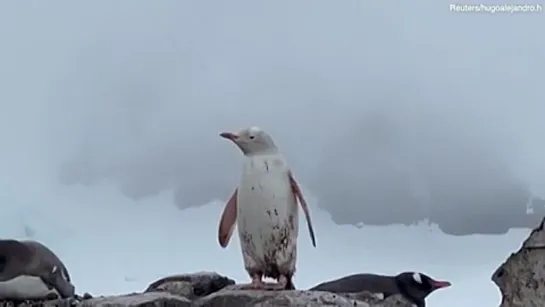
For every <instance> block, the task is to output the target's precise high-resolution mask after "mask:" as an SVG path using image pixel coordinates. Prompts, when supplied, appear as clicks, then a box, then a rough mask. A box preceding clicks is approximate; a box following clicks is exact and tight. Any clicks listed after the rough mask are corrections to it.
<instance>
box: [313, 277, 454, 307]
mask: <svg viewBox="0 0 545 307" xmlns="http://www.w3.org/2000/svg"><path fill="white" fill-rule="evenodd" d="M450 285H451V284H450V282H448V281H437V280H434V279H433V278H431V277H429V276H428V275H426V274H423V273H417V272H403V273H400V274H398V275H396V276H386V275H377V274H354V275H349V276H345V277H342V278H339V279H335V280H332V281H328V282H324V283H321V284H319V285H317V286H314V287H312V288H310V289H309V290H311V291H326V292H333V293H355V292H363V291H367V292H371V293H375V294H382V295H383V296H384V298H387V297H388V296H390V295H394V294H401V295H402V296H403V297H405V298H406V299H407V300H408V301H410V302H412V303H413V304H415V305H416V306H417V307H425V306H426V302H425V299H426V297H427V296H428V295H429V294H430V293H432V292H433V291H435V290H437V289H441V288H446V287H449V286H450Z"/></svg>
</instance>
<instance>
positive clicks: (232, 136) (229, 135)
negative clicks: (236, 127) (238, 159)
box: [220, 132, 238, 141]
mask: <svg viewBox="0 0 545 307" xmlns="http://www.w3.org/2000/svg"><path fill="white" fill-rule="evenodd" d="M220 136H221V137H222V138H224V139H228V140H231V141H234V140H236V139H238V135H237V134H234V133H231V132H223V133H220Z"/></svg>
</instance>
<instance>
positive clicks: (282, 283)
mask: <svg viewBox="0 0 545 307" xmlns="http://www.w3.org/2000/svg"><path fill="white" fill-rule="evenodd" d="M241 289H244V290H263V291H282V290H295V286H294V285H293V283H292V282H291V279H290V278H289V277H287V276H285V275H280V277H279V278H278V282H277V283H265V282H263V280H262V276H261V275H254V276H252V281H251V283H250V284H248V285H244V286H243V287H242V288H241Z"/></svg>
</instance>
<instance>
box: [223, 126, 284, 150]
mask: <svg viewBox="0 0 545 307" xmlns="http://www.w3.org/2000/svg"><path fill="white" fill-rule="evenodd" d="M220 136H221V137H222V138H225V139H228V140H231V141H232V142H233V143H235V144H236V145H237V146H238V148H240V150H241V151H242V153H243V154H244V155H246V156H248V155H257V154H269V153H276V152H278V148H277V147H276V144H275V143H274V141H273V139H272V137H271V136H270V135H269V134H268V133H267V132H265V131H263V130H262V129H260V128H258V127H250V128H246V129H242V130H241V131H239V132H238V133H232V132H223V133H220Z"/></svg>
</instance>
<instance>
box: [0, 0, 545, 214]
mask: <svg viewBox="0 0 545 307" xmlns="http://www.w3.org/2000/svg"><path fill="white" fill-rule="evenodd" d="M544 14H545V13H535V14H531V13H525V14H523V13H521V14H512V15H509V14H499V13H498V14H494V15H491V14H484V13H483V14H478V13H473V14H468V13H453V12H450V11H449V3H448V2H445V1H442V0H440V1H432V0H423V1H417V2H416V1H405V2H403V3H401V2H399V1H397V2H396V3H395V4H393V3H390V2H384V1H361V0H357V1H356V0H344V1H325V0H313V1H307V0H305V1H267V2H266V3H265V2H256V1H250V0H244V1H228V2H227V1H174V0H170V1H167V0H164V1H142V0H131V1H92V2H86V3H84V2H81V1H48V2H35V1H34V2H21V1H5V2H3V3H2V4H1V5H0V37H1V38H2V45H1V46H2V47H1V48H0V67H1V73H0V78H1V83H0V84H1V86H0V89H1V90H0V104H1V105H2V108H1V111H0V128H1V132H0V138H1V140H2V142H3V144H2V151H1V152H0V158H1V162H0V165H1V167H2V168H3V169H4V172H2V173H3V174H2V178H3V180H2V182H3V183H7V182H14V181H15V178H17V180H19V181H18V182H27V181H31V180H37V179H36V178H39V180H46V181H47V180H49V181H58V182H63V183H85V184H92V183H94V182H96V181H98V180H103V179H107V180H109V181H110V182H113V183H115V184H116V185H117V186H119V188H120V189H121V190H122V191H123V193H125V194H126V195H127V196H129V197H132V198H140V197H145V196H148V195H153V194H154V193H156V192H159V191H162V190H172V189H174V190H178V196H177V197H178V201H179V203H180V204H183V203H184V202H186V203H187V202H190V203H192V202H193V203H194V202H199V201H206V200H208V198H216V197H220V198H226V197H227V196H228V194H229V193H231V191H232V189H233V188H234V185H235V184H236V180H237V178H238V176H239V173H238V172H239V165H240V164H239V163H240V156H241V155H240V153H239V152H238V151H237V150H236V149H235V148H234V146H233V145H232V144H229V142H227V141H225V140H222V139H221V138H219V137H218V133H219V132H221V131H226V130H227V131H228V130H238V129H240V128H244V127H247V126H250V125H257V126H261V127H262V128H264V129H266V130H268V131H270V132H271V134H272V135H273V137H274V138H275V140H276V142H277V143H278V145H279V146H280V147H281V149H282V150H283V151H284V152H285V153H286V154H287V155H288V159H289V160H290V162H291V165H292V166H293V169H294V171H295V173H296V175H297V176H298V177H300V178H302V179H301V181H303V183H305V182H310V181H311V179H312V178H317V177H320V178H327V177H326V175H327V174H326V173H325V171H324V170H325V169H326V168H323V167H322V166H321V165H320V161H322V159H323V157H324V155H329V154H330V153H332V152H337V153H338V155H339V157H340V159H341V160H340V161H344V162H343V163H349V164H350V163H353V164H354V165H358V163H356V162H357V161H358V159H360V158H361V156H360V155H359V154H354V150H353V149H354V148H357V147H358V146H359V148H361V147H362V146H364V145H365V146H368V143H367V141H366V142H364V143H363V145H362V143H361V140H362V139H366V140H367V139H368V138H370V137H371V138H373V139H374V138H376V140H377V142H383V143H384V142H385V141H384V139H385V138H387V137H388V133H389V132H388V131H390V130H391V131H398V132H395V133H393V132H392V133H393V135H397V137H398V138H399V139H398V141H396V144H397V145H396V146H401V145H399V142H400V143H403V146H401V147H395V148H394V147H392V148H391V149H388V150H386V151H385V152H384V151H383V152H382V153H381V155H383V156H387V155H388V153H393V152H397V153H396V157H397V158H396V159H397V160H396V161H398V162H399V161H401V162H399V163H401V164H403V163H404V162H402V161H404V160H403V158H404V157H403V155H400V154H399V152H400V149H399V148H402V149H403V151H402V152H407V159H408V160H411V161H412V162H410V163H409V164H411V163H412V164H411V165H413V164H414V163H417V164H418V163H420V164H426V163H429V165H433V163H435V162H437V161H443V160H441V159H439V160H434V157H436V156H438V155H447V154H450V155H452V156H462V157H467V158H468V159H470V158H469V157H471V156H473V154H472V152H477V151H478V152H481V153H482V152H486V153H487V154H486V155H490V157H491V159H492V160H498V161H502V162H501V163H504V164H505V165H507V167H508V168H512V169H514V170H515V171H516V173H517V175H518V176H519V177H520V178H521V179H522V180H524V181H526V182H528V183H529V184H531V185H532V187H533V189H534V190H535V191H537V192H538V193H541V194H544V195H545V180H544V179H543V174H544V173H545V146H544V145H543V133H544V131H545V124H544V116H545V99H544V98H545V95H544V91H543V88H542V86H544V83H545V82H544V80H545V78H544V71H545V60H544V56H543V55H544V54H545V47H544V45H545V38H544V37H543V29H544V28H545V18H544V17H545V15H544ZM377 118H378V120H377ZM375 122H376V123H375ZM372 125H378V126H376V127H379V128H376V127H375V126H373V127H375V128H369V127H371V126H372ZM381 125H383V126H381ZM362 127H363V128H362ZM358 129H359V130H358ZM399 131H401V132H399ZM333 146H335V147H333ZM377 146H378V145H377ZM332 148H334V149H332ZM361 150H362V151H364V152H367V150H366V148H364V149H361ZM369 151H372V149H369ZM326 152H327V154H326ZM360 152H361V151H360ZM409 155H412V156H411V157H409ZM415 156H416V158H415ZM464 159H465V158H464ZM415 161H417V162H415ZM434 161H435V162H434ZM456 161H457V163H458V164H456V166H452V165H451V168H452V169H458V167H459V166H463V165H465V163H464V160H463V159H458V160H456ZM479 161H482V159H481V160H479ZM367 163H369V161H367ZM407 163H408V162H407ZM478 163H480V162H478ZM469 164H470V162H468V165H469ZM355 169H356V170H357V168H355ZM363 171H364V170H362V172H363ZM347 180H348V179H347ZM208 188H211V189H212V190H213V192H210V191H209V190H207V189H208ZM215 194H218V195H215Z"/></svg>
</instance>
